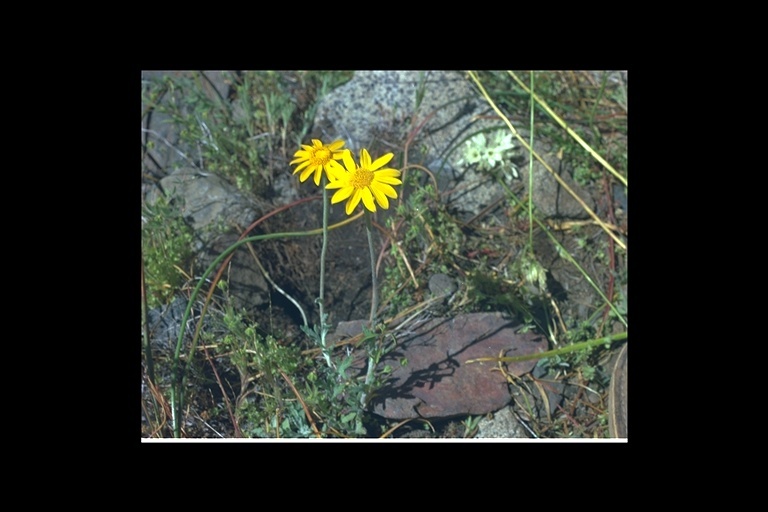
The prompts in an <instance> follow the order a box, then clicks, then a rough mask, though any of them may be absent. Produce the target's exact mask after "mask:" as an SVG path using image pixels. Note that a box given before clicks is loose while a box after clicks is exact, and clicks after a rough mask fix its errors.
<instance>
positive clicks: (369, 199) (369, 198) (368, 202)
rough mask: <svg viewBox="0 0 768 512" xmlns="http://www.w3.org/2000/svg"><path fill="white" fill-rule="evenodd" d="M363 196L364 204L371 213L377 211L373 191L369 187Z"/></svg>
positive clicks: (362, 193) (363, 192)
mask: <svg viewBox="0 0 768 512" xmlns="http://www.w3.org/2000/svg"><path fill="white" fill-rule="evenodd" d="M360 195H362V196H363V204H364V205H365V207H366V208H368V209H369V210H370V211H372V212H375V211H376V204H375V203H374V202H373V195H372V194H371V189H369V188H368V187H365V188H364V189H363V190H362V192H361V194H360Z"/></svg>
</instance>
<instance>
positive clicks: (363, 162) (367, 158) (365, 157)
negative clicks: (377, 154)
mask: <svg viewBox="0 0 768 512" xmlns="http://www.w3.org/2000/svg"><path fill="white" fill-rule="evenodd" d="M360 167H365V168H366V169H370V168H371V154H370V153H368V150H367V149H365V148H363V149H361V150H360Z"/></svg>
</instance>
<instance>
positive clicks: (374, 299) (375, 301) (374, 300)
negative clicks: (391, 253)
mask: <svg viewBox="0 0 768 512" xmlns="http://www.w3.org/2000/svg"><path fill="white" fill-rule="evenodd" d="M365 231H366V233H367V234H368V250H369V252H370V254H371V285H372V286H373V289H372V290H371V330H373V329H374V328H375V327H376V310H378V309H379V293H378V290H377V283H376V251H375V250H374V248H373V225H372V224H371V214H370V213H368V212H367V211H366V212H365Z"/></svg>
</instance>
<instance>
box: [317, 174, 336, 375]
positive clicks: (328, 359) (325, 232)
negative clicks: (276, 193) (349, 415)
mask: <svg viewBox="0 0 768 512" xmlns="http://www.w3.org/2000/svg"><path fill="white" fill-rule="evenodd" d="M321 183H322V185H321V186H322V187H323V248H322V249H321V250H320V296H319V297H318V298H317V303H318V305H319V306H320V347H321V348H322V349H323V357H324V358H325V362H326V363H327V364H328V367H330V368H333V362H331V354H330V352H329V350H328V347H327V345H326V342H325V335H326V334H327V333H328V327H327V325H326V323H325V311H324V310H323V300H324V299H325V253H326V251H327V250H328V190H326V188H325V175H323V180H322V182H321Z"/></svg>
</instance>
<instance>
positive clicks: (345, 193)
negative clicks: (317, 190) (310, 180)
mask: <svg viewBox="0 0 768 512" xmlns="http://www.w3.org/2000/svg"><path fill="white" fill-rule="evenodd" d="M325 188H330V187H328V186H327V185H326V187H325ZM353 190H355V189H353V188H352V187H347V188H342V189H340V190H337V191H336V193H335V194H333V197H331V204H336V203H340V202H342V201H343V200H345V199H346V198H348V197H349V196H351V195H352V191H353Z"/></svg>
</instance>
